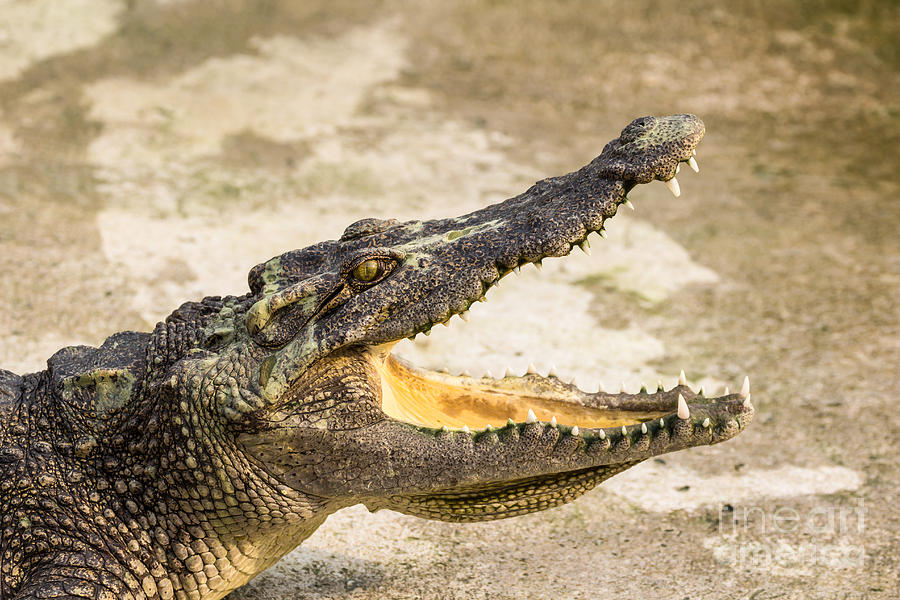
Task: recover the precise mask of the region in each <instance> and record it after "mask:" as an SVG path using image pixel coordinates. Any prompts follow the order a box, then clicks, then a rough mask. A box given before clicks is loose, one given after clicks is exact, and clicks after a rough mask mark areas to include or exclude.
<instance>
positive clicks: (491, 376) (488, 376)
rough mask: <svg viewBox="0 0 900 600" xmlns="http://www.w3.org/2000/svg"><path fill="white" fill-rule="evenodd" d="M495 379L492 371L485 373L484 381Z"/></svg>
mask: <svg viewBox="0 0 900 600" xmlns="http://www.w3.org/2000/svg"><path fill="white" fill-rule="evenodd" d="M493 378H494V374H493V373H491V372H490V371H485V372H484V376H483V377H482V379H493Z"/></svg>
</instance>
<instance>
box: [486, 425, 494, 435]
mask: <svg viewBox="0 0 900 600" xmlns="http://www.w3.org/2000/svg"><path fill="white" fill-rule="evenodd" d="M484 430H485V431H487V432H488V433H490V432H491V431H493V430H494V428H493V427H491V424H490V423H488V424H487V425H485V426H484Z"/></svg>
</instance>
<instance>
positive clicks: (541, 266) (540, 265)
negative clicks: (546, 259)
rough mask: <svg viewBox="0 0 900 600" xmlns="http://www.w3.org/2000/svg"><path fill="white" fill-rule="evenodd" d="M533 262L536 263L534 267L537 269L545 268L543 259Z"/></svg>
mask: <svg viewBox="0 0 900 600" xmlns="http://www.w3.org/2000/svg"><path fill="white" fill-rule="evenodd" d="M531 264H533V265H534V268H535V269H537V270H538V271H540V270H541V269H543V268H544V265H542V264H541V261H536V262H533V263H531Z"/></svg>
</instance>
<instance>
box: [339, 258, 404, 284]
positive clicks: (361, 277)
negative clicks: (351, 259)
mask: <svg viewBox="0 0 900 600" xmlns="http://www.w3.org/2000/svg"><path fill="white" fill-rule="evenodd" d="M396 264H397V263H396V261H394V260H391V259H386V258H369V259H366V260H364V261H362V262H361V263H359V264H358V265H356V266H355V267H354V268H353V270H352V271H350V276H351V277H353V279H355V280H356V281H357V282H359V283H365V284H368V285H371V284H373V283H375V282H377V281H379V280H380V279H382V278H383V277H384V276H385V275H387V274H388V273H390V272H391V271H392V270H393V269H394V266H395V265H396Z"/></svg>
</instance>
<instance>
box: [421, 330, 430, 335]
mask: <svg viewBox="0 0 900 600" xmlns="http://www.w3.org/2000/svg"><path fill="white" fill-rule="evenodd" d="M422 333H424V334H425V335H431V330H430V329H426V330H425V331H423V332H422Z"/></svg>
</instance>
